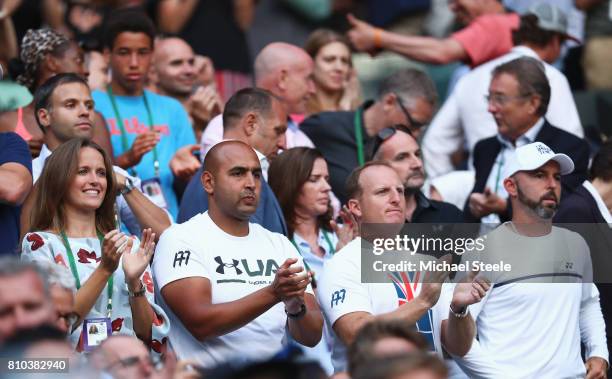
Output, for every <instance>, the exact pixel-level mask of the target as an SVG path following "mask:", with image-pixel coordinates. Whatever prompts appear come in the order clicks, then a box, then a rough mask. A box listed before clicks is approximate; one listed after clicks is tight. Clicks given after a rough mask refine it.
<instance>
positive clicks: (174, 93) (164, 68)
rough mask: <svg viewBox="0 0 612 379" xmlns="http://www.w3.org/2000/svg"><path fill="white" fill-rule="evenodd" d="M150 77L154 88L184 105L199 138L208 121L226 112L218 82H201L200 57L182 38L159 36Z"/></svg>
mask: <svg viewBox="0 0 612 379" xmlns="http://www.w3.org/2000/svg"><path fill="white" fill-rule="evenodd" d="M149 80H150V89H151V90H152V91H154V92H157V93H159V94H161V95H166V96H170V97H173V98H175V99H177V100H178V101H180V102H181V104H183V107H184V108H185V110H186V111H187V113H188V114H189V117H190V118H191V123H192V125H193V129H194V132H195V134H196V140H198V141H199V140H200V138H201V135H202V131H203V130H204V128H205V127H206V125H208V122H209V121H210V120H211V119H212V118H213V117H215V116H216V115H218V114H220V113H221V112H223V101H222V100H221V97H220V96H219V93H218V92H217V89H216V88H215V86H214V84H211V85H207V86H203V85H201V84H200V83H198V69H197V67H196V56H195V54H194V52H193V49H192V48H191V46H189V44H188V43H187V42H185V40H183V39H181V38H178V37H166V38H164V37H158V38H157V39H156V40H155V49H154V51H153V64H152V65H151V69H150V72H149Z"/></svg>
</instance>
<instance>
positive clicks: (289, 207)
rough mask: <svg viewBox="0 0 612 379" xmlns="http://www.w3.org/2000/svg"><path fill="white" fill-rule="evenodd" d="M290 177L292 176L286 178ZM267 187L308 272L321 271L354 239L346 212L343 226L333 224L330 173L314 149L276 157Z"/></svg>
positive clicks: (321, 156)
mask: <svg viewBox="0 0 612 379" xmlns="http://www.w3.org/2000/svg"><path fill="white" fill-rule="evenodd" d="M288 173H291V175H288ZM268 179H269V181H268V183H269V184H270V187H271V188H272V190H273V191H274V193H275V195H276V198H277V199H278V202H279V204H280V206H281V208H282V209H283V215H284V216H285V221H286V222H287V230H288V237H289V239H290V240H291V241H292V242H293V244H294V245H295V246H296V248H297V250H298V252H299V253H300V254H301V255H302V256H303V257H304V262H305V264H306V265H307V268H308V269H309V270H311V271H314V272H315V277H316V276H317V275H320V273H318V271H320V270H322V269H323V260H324V259H328V258H331V256H332V255H333V254H334V253H335V252H336V251H338V250H339V249H340V248H342V247H343V246H344V245H346V244H347V243H348V242H350V241H351V240H352V239H353V238H354V230H353V228H352V226H353V225H355V223H352V224H351V225H350V226H349V225H348V223H350V222H352V221H349V219H348V218H347V214H346V213H345V212H341V215H342V217H343V219H345V225H347V226H348V227H342V228H340V227H338V225H337V224H336V223H335V222H334V221H333V220H332V208H331V205H330V193H331V187H330V185H329V182H328V181H329V172H328V169H327V163H326V162H325V159H323V155H322V154H321V153H320V152H319V151H318V150H316V149H312V148H309V147H296V148H293V149H289V150H287V151H285V152H284V153H282V154H281V155H279V156H278V157H276V158H275V159H274V160H273V161H272V163H271V164H270V169H269V171H268Z"/></svg>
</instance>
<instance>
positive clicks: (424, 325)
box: [317, 238, 450, 372]
mask: <svg viewBox="0 0 612 379" xmlns="http://www.w3.org/2000/svg"><path fill="white" fill-rule="evenodd" d="M361 243H362V240H361V238H356V239H354V240H353V241H351V242H350V243H349V244H348V245H346V246H345V247H344V248H342V249H341V250H340V251H339V252H337V253H336V254H335V255H334V257H333V258H332V259H330V260H327V261H326V262H325V266H324V270H323V275H322V276H321V278H320V280H319V281H318V288H317V295H318V298H319V304H320V306H321V309H322V310H323V314H324V316H325V322H326V323H327V324H328V326H329V329H330V330H333V329H332V327H333V325H334V323H335V322H336V321H337V320H338V319H340V318H341V317H342V316H344V315H346V314H349V313H352V312H367V313H370V314H372V315H380V314H383V313H388V312H391V311H394V310H396V309H397V308H398V307H399V306H401V305H402V304H405V303H407V302H409V301H411V300H413V299H414V297H415V296H417V295H418V294H419V292H420V289H421V286H420V284H421V283H411V282H410V279H411V277H412V276H411V275H410V273H406V274H407V275H406V280H402V278H401V277H400V276H399V275H397V276H396V277H394V278H393V283H362V282H361V254H362V252H361ZM398 294H402V295H401V296H398ZM442 302H444V303H446V301H442ZM442 302H441V301H438V304H436V305H435V306H434V307H433V308H431V309H430V310H428V311H427V313H425V314H424V315H423V317H422V318H421V319H420V320H419V321H418V322H417V325H416V326H417V329H418V330H419V332H421V333H422V334H423V336H424V337H425V339H426V340H427V341H428V342H429V343H430V346H431V348H432V350H435V351H437V352H441V351H442V350H441V343H440V335H439V326H440V324H441V322H442V316H443V315H442V314H443V313H448V305H441V304H442ZM448 304H450V301H449V302H448ZM439 305H440V306H439ZM332 335H333V353H332V361H333V364H334V369H335V371H336V372H341V371H346V369H347V363H346V346H345V345H344V344H343V343H342V341H341V340H340V339H339V338H338V336H337V335H336V334H335V333H333V332H332Z"/></svg>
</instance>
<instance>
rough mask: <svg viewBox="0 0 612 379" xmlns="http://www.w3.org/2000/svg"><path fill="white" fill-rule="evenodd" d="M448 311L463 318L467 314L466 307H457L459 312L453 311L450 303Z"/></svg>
mask: <svg viewBox="0 0 612 379" xmlns="http://www.w3.org/2000/svg"><path fill="white" fill-rule="evenodd" d="M448 309H449V310H450V313H451V314H452V315H453V316H455V317H457V318H465V317H466V316H467V315H468V307H467V306H466V307H463V308H461V309H459V312H455V310H454V309H453V306H452V305H449V306H448Z"/></svg>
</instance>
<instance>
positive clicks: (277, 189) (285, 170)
mask: <svg viewBox="0 0 612 379" xmlns="http://www.w3.org/2000/svg"><path fill="white" fill-rule="evenodd" d="M318 158H321V159H324V158H323V154H321V152H319V150H317V149H313V148H310V147H294V148H292V149H288V150H286V151H284V152H283V153H282V154H280V155H279V156H278V157H276V158H274V160H273V161H272V163H270V168H269V170H268V184H269V185H270V188H272V191H273V192H274V194H275V195H276V198H277V199H278V202H279V204H280V206H281V209H282V210H283V215H284V216H285V221H286V222H287V230H288V233H287V237H289V239H291V238H293V233H294V231H295V226H296V221H297V220H296V215H295V208H296V203H297V199H298V197H299V195H300V190H301V189H302V187H303V186H304V184H305V183H306V182H307V181H308V178H310V175H311V173H312V169H313V167H314V163H315V160H317V159H318ZM288 174H290V175H288ZM332 214H333V211H332V208H331V205H329V206H328V209H327V212H326V213H324V214H322V215H320V216H319V217H317V226H318V227H319V228H321V229H325V230H328V231H331V227H330V225H329V222H330V221H331V219H332Z"/></svg>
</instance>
